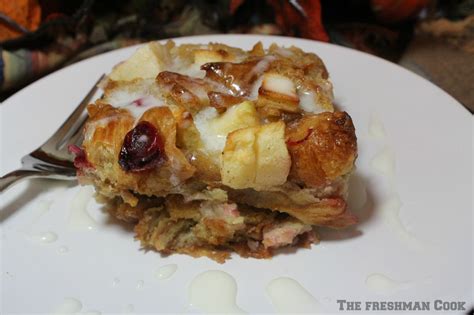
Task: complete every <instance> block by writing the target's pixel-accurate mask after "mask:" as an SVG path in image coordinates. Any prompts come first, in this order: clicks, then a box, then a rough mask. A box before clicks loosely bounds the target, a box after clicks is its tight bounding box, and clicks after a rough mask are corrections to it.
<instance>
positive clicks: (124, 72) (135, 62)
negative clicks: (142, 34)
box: [109, 42, 164, 81]
mask: <svg viewBox="0 0 474 315" xmlns="http://www.w3.org/2000/svg"><path fill="white" fill-rule="evenodd" d="M158 46H159V44H157V43H153V42H152V43H148V44H146V45H145V46H142V47H140V48H139V49H138V50H137V51H136V52H135V53H134V54H133V55H132V56H131V57H130V58H129V59H127V60H125V61H124V62H122V63H119V64H118V65H116V66H115V67H114V69H113V70H112V72H111V73H110V75H109V78H110V79H111V80H114V81H131V80H133V79H137V78H142V79H154V78H155V77H156V76H157V75H158V73H160V72H161V71H163V70H164V69H163V68H164V66H163V60H160V59H159V58H158V56H159V50H160V47H158Z"/></svg>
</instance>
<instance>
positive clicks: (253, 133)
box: [221, 121, 291, 190]
mask: <svg viewBox="0 0 474 315" xmlns="http://www.w3.org/2000/svg"><path fill="white" fill-rule="evenodd" d="M290 167H291V159H290V155H289V153H288V149H287V147H286V143H285V124H284V123H283V122H282V121H279V122H275V123H270V124H266V125H261V126H256V127H249V128H243V129H239V130H236V131H234V132H232V133H230V134H229V135H228V136H227V141H226V145H225V148H224V152H223V154H222V167H221V177H222V182H223V184H224V185H227V186H229V187H232V188H235V189H244V188H254V189H256V190H265V189H268V188H271V187H275V186H279V185H282V184H284V183H285V182H286V178H287V177H288V173H289V172H290Z"/></svg>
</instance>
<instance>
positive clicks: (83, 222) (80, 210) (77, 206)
mask: <svg viewBox="0 0 474 315" xmlns="http://www.w3.org/2000/svg"><path fill="white" fill-rule="evenodd" d="M93 194H94V189H93V188H92V187H90V186H83V187H81V188H80V189H79V191H78V192H77V194H76V196H75V197H74V198H73V199H72V201H71V205H70V208H71V211H70V213H69V227H71V228H74V229H88V230H91V229H93V228H95V227H96V226H97V223H96V221H95V220H94V219H93V218H92V217H91V216H90V214H89V213H88V212H87V205H88V204H89V202H90V201H91V199H92V196H93Z"/></svg>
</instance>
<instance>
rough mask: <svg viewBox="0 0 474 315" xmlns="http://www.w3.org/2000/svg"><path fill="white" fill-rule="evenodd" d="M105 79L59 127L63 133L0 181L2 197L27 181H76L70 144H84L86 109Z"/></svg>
mask: <svg viewBox="0 0 474 315" xmlns="http://www.w3.org/2000/svg"><path fill="white" fill-rule="evenodd" d="M103 78H104V75H102V76H101V77H100V79H99V80H98V81H97V82H96V83H95V84H94V86H93V87H92V88H91V90H90V91H89V92H88V93H87V95H86V96H85V97H84V99H83V100H82V101H81V103H79V105H78V106H77V107H76V109H75V110H74V111H73V112H72V114H71V115H69V117H68V118H67V119H66V121H65V122H64V123H63V124H62V125H61V127H59V129H58V130H57V131H56V132H55V133H54V134H53V135H52V136H51V138H49V139H48V140H47V141H46V142H45V143H44V144H43V145H42V146H40V147H39V148H38V149H36V150H34V151H33V152H31V153H30V154H28V155H25V156H24V157H23V158H22V159H21V164H22V167H21V168H20V169H18V170H16V171H13V172H10V173H8V174H6V175H5V176H2V177H0V193H1V192H3V191H4V190H6V189H7V188H8V187H10V186H11V185H12V184H14V183H18V182H20V181H21V180H23V179H26V178H52V179H61V180H73V179H75V178H76V169H75V168H74V157H73V155H72V154H71V153H70V152H69V151H68V146H69V145H70V144H74V145H78V144H80V143H82V127H83V126H84V123H85V122H86V119H87V115H85V114H84V109H85V107H86V106H87V104H89V102H90V100H91V99H92V97H93V96H94V94H95V92H96V91H97V89H98V87H97V84H98V83H99V82H100V81H101V80H102V79H103Z"/></svg>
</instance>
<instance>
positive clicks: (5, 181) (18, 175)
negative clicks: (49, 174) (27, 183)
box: [0, 169, 46, 193]
mask: <svg viewBox="0 0 474 315" xmlns="http://www.w3.org/2000/svg"><path fill="white" fill-rule="evenodd" d="M41 175H43V176H44V175H46V174H41V173H40V172H38V171H32V170H22V169H20V170H16V171H13V172H10V173H8V174H6V175H5V176H2V177H0V193H1V192H3V191H5V190H6V189H7V188H8V187H10V186H11V185H13V184H16V183H19V182H20V181H22V180H24V179H26V178H32V177H42V176H41Z"/></svg>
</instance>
